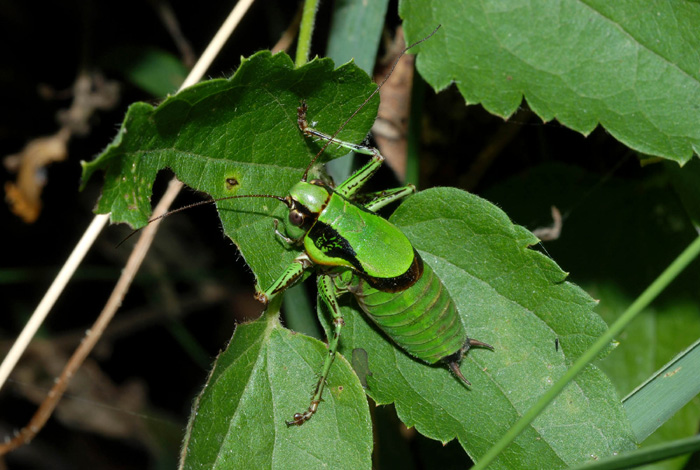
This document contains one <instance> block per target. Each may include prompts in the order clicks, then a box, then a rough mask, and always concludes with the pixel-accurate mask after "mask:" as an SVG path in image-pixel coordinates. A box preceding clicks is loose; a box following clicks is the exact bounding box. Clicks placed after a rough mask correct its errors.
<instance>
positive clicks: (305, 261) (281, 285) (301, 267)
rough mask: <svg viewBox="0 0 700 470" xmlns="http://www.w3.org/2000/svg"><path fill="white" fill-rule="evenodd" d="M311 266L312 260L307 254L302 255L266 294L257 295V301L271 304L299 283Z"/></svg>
mask: <svg viewBox="0 0 700 470" xmlns="http://www.w3.org/2000/svg"><path fill="white" fill-rule="evenodd" d="M311 265H312V263H311V260H310V259H309V257H308V256H307V255H306V253H302V254H300V255H299V256H297V257H296V258H295V259H294V261H292V263H291V264H290V265H289V266H287V269H285V270H284V272H283V273H282V275H281V276H280V277H279V278H277V280H276V281H275V282H274V283H272V285H271V286H270V287H268V289H267V290H266V291H265V292H262V293H258V294H257V295H256V297H257V299H258V300H260V301H261V302H263V303H265V304H267V303H269V302H270V300H271V299H272V298H273V297H274V296H276V295H277V294H279V293H280V292H282V291H284V290H285V289H287V288H289V287H291V286H292V285H293V284H294V283H295V282H297V281H298V280H299V279H300V278H301V276H302V275H303V274H304V271H305V270H306V269H307V268H308V267H310V266H311Z"/></svg>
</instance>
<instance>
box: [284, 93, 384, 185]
mask: <svg viewBox="0 0 700 470" xmlns="http://www.w3.org/2000/svg"><path fill="white" fill-rule="evenodd" d="M297 113H298V119H297V122H298V124H299V128H300V129H301V130H302V132H303V133H304V135H305V136H307V137H315V138H317V139H321V140H327V141H330V142H331V143H334V144H336V145H339V146H340V147H344V148H346V149H348V150H352V151H354V152H357V153H361V154H364V155H371V156H372V159H371V160H370V161H369V162H367V163H366V164H365V165H363V166H362V168H360V169H359V170H357V171H356V172H355V173H353V174H352V175H351V176H350V178H348V179H347V180H345V181H343V182H342V183H341V184H340V185H339V186H338V187H336V188H335V192H337V193H339V194H340V195H342V196H344V197H347V198H351V197H352V196H353V195H354V194H355V193H356V192H357V191H358V190H359V189H360V188H362V186H363V185H364V184H365V183H366V182H367V180H369V179H370V178H371V177H372V175H374V174H375V173H376V172H377V170H378V169H379V167H381V166H382V163H383V162H384V156H382V154H380V153H379V150H377V149H376V148H374V147H365V146H364V145H357V144H353V143H350V142H344V141H342V140H338V139H334V138H333V137H331V136H330V135H328V134H324V133H323V132H320V131H317V130H316V129H314V128H312V127H309V126H308V123H307V122H306V105H305V104H302V106H300V107H299V108H298V110H297Z"/></svg>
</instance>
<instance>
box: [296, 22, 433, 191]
mask: <svg viewBox="0 0 700 470" xmlns="http://www.w3.org/2000/svg"><path fill="white" fill-rule="evenodd" d="M441 27H442V25H441V24H439V25H438V27H437V28H435V29H434V30H433V32H432V33H430V34H428V35H427V36H426V37H424V38H423V39H421V40H419V41H416V42H414V43H413V44H411V45H410V46H407V47H405V48H404V49H403V50H402V51H401V53H400V54H399V56H398V57H397V58H396V60H395V61H394V65H392V66H391V70H389V73H387V74H386V76H384V79H383V80H382V81H381V83H379V86H378V87H377V88H375V90H374V91H373V92H372V93H371V94H370V95H369V96H368V97H367V99H366V100H365V101H363V102H362V104H361V105H360V107H359V108H357V109H356V110H355V112H353V113H352V114H351V115H350V117H349V118H347V119H346V120H345V122H344V123H343V124H342V125H341V126H340V127H339V128H338V130H337V131H335V132H334V133H333V135H331V138H330V140H328V141H326V143H325V144H324V145H323V147H321V150H319V151H318V153H317V154H316V156H315V157H314V158H313V160H311V163H309V166H307V167H306V171H304V176H303V177H302V178H301V180H302V181H306V177H307V175H308V173H309V170H310V169H311V167H312V166H313V164H314V163H316V160H318V158H319V157H320V156H321V155H322V154H323V152H325V151H326V149H327V148H328V146H329V145H330V144H331V143H332V142H333V141H334V140H335V138H336V137H337V136H338V134H340V132H341V131H342V130H343V129H345V126H347V125H348V123H349V122H350V121H352V119H353V118H354V117H355V116H356V115H357V113H359V112H360V111H361V110H362V108H364V107H365V106H367V103H369V101H370V100H371V99H372V98H374V95H376V94H377V93H379V90H381V89H382V87H383V86H384V84H385V83H386V81H387V80H389V77H391V74H392V73H394V69H395V68H396V66H397V65H398V63H399V61H400V60H401V58H402V57H403V56H404V54H406V52H408V50H409V49H411V48H414V47H416V46H417V45H418V44H420V43H423V42H425V41H427V40H428V39H430V38H431V37H433V35H434V34H435V33H437V31H438V29H440V28H441Z"/></svg>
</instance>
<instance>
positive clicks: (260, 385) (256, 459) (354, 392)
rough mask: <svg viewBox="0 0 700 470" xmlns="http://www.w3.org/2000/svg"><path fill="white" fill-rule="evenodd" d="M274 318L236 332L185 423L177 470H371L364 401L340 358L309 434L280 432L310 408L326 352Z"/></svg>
mask: <svg viewBox="0 0 700 470" xmlns="http://www.w3.org/2000/svg"><path fill="white" fill-rule="evenodd" d="M276 313H277V312H268V313H266V314H265V315H263V316H262V317H260V319H258V320H256V321H254V322H252V323H245V324H242V325H239V326H238V327H237V328H236V331H235V332H234V335H233V338H232V339H231V343H230V346H229V348H228V349H227V350H226V351H225V352H223V353H222V354H221V355H220V356H219V357H218V358H217V360H216V363H215V364H214V369H213V370H212V372H211V375H210V376H209V380H208V381H207V384H206V385H205V388H204V390H203V391H202V393H201V394H200V396H199V397H198V399H197V402H196V403H195V406H194V409H193V412H192V414H191V416H190V424H189V426H188V431H187V435H186V437H185V443H184V446H183V461H182V462H181V467H180V468H183V469H207V470H209V469H226V470H228V469H236V468H241V469H249V468H280V469H294V468H300V469H310V468H357V469H360V468H367V469H369V468H371V456H372V429H371V423H370V417H369V409H368V406H367V400H366V399H365V394H364V391H363V389H362V386H361V385H360V383H359V381H358V380H357V377H356V376H355V374H354V373H353V371H352V368H351V367H350V364H348V362H347V361H345V359H344V358H342V357H339V358H337V359H336V361H335V363H334V365H333V368H332V369H331V372H330V375H329V377H328V383H327V387H326V390H325V393H324V401H323V403H322V407H323V412H322V413H317V414H316V416H314V418H313V426H308V425H307V426H302V427H287V425H286V424H285V420H290V419H291V418H292V415H293V414H294V413H295V412H297V411H301V410H300V409H298V406H299V404H301V403H306V406H308V402H309V397H310V392H309V386H310V385H312V382H310V380H311V379H312V378H313V377H315V376H316V374H317V373H318V370H319V369H320V367H321V364H322V363H323V360H324V358H325V357H326V356H327V354H328V352H327V349H326V346H325V345H324V344H323V343H321V342H320V341H318V340H315V339H312V338H309V337H307V336H304V335H300V334H296V333H293V332H291V331H289V330H287V329H285V328H283V327H282V326H281V325H280V324H279V321H278V316H277V315H276Z"/></svg>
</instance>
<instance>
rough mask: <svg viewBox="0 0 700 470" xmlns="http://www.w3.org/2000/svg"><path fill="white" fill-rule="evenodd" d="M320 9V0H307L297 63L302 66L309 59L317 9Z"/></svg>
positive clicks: (302, 18)
mask: <svg viewBox="0 0 700 470" xmlns="http://www.w3.org/2000/svg"><path fill="white" fill-rule="evenodd" d="M317 10H318V0H306V1H305V2H304V11H303V12H302V14H301V25H300V26H299V40H298V41H297V55H296V59H295V65H296V66H297V67H301V66H302V65H304V64H305V63H307V62H308V61H309V52H310V51H311V36H312V35H313V33H314V22H315V20H316V11H317Z"/></svg>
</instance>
